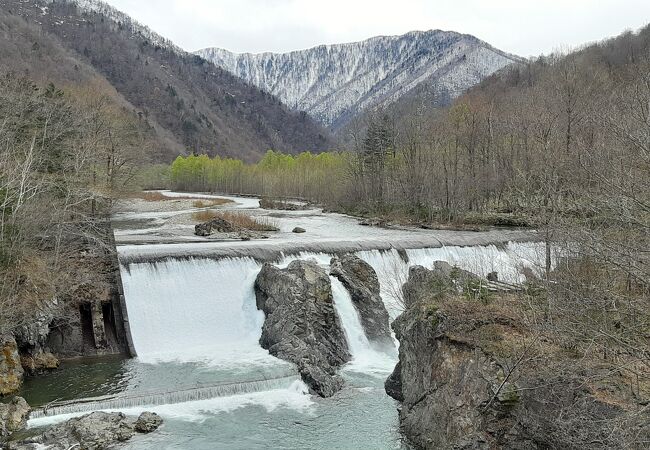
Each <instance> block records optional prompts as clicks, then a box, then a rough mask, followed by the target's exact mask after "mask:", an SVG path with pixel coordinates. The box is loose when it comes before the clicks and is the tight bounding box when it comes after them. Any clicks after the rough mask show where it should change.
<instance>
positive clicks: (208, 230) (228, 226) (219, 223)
mask: <svg viewBox="0 0 650 450" xmlns="http://www.w3.org/2000/svg"><path fill="white" fill-rule="evenodd" d="M215 231H216V232H217V233H233V232H236V231H239V227H237V226H235V225H233V224H232V223H230V222H228V221H227V220H225V219H222V218H221V217H215V218H213V219H210V220H208V221H207V222H203V223H199V224H197V225H195V226H194V234H196V235H197V236H210V235H211V234H212V233H214V232H215Z"/></svg>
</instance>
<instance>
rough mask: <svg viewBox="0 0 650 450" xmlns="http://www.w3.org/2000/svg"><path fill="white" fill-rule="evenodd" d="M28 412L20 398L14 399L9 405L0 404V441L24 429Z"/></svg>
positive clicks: (22, 399)
mask: <svg viewBox="0 0 650 450" xmlns="http://www.w3.org/2000/svg"><path fill="white" fill-rule="evenodd" d="M30 411H31V408H30V407H29V405H28V404H27V402H26V401H25V399H24V398H22V397H14V398H13V400H12V401H11V402H10V403H0V441H1V440H2V439H3V438H6V437H7V436H9V435H10V434H11V433H15V432H16V431H20V430H22V429H23V428H25V426H26V425H27V419H29V413H30Z"/></svg>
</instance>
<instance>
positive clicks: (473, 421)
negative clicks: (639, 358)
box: [385, 264, 647, 450]
mask: <svg viewBox="0 0 650 450" xmlns="http://www.w3.org/2000/svg"><path fill="white" fill-rule="evenodd" d="M472 277H475V275H473V274H470V273H466V272H465V273H464V272H463V271H461V272H458V271H457V270H456V269H453V268H451V266H449V265H445V264H436V265H435V266H434V268H433V270H427V269H425V268H423V267H419V266H415V267H412V268H411V269H410V276H409V280H408V281H407V282H406V283H405V285H404V286H403V292H404V294H405V299H406V304H407V308H406V310H405V311H404V313H403V314H402V315H400V316H399V317H398V318H397V319H396V320H395V321H394V322H393V324H392V327H393V330H394V331H395V335H396V337H397V339H398V340H399V342H400V346H399V362H398V364H397V366H396V367H395V371H394V372H393V373H392V374H391V376H390V377H389V378H388V379H387V380H386V383H385V389H386V392H387V393H388V395H390V396H391V397H393V398H395V399H396V400H398V401H400V402H401V403H402V404H401V407H400V408H399V421H400V429H401V430H402V432H403V433H404V434H405V435H406V437H407V438H408V439H409V440H410V441H411V442H412V443H413V444H415V446H416V447H417V448H424V449H443V448H444V449H490V448H504V449H517V450H523V449H526V450H528V449H531V450H532V449H541V448H623V446H618V445H611V444H612V443H613V442H614V443H616V438H614V439H612V435H611V431H612V430H607V429H606V428H604V427H603V426H602V424H603V423H604V422H605V420H603V419H612V418H616V417H617V416H619V417H620V416H621V414H622V411H623V409H622V408H621V407H619V406H618V405H615V404H612V403H608V402H603V401H601V400H599V399H598V398H597V397H596V396H594V395H592V394H590V393H589V392H588V390H587V389H585V388H584V386H583V385H582V383H581V382H579V381H578V380H572V379H571V378H570V377H564V376H563V375H564V374H559V373H556V372H554V371H553V369H548V371H546V372H544V370H545V367H544V364H543V363H539V362H536V363H535V364H534V365H533V364H531V365H530V366H528V365H527V364H522V365H521V366H519V367H518V368H517V370H516V372H515V373H508V366H507V365H503V361H504V360H508V358H510V360H515V359H516V358H517V357H518V355H520V351H521V350H520V349H517V350H515V351H513V353H511V354H510V356H504V354H503V352H508V351H511V350H509V349H510V348H511V347H509V345H512V342H513V341H512V340H516V339H521V338H520V337H519V336H520V335H521V333H522V332H524V333H525V328H524V325H523V324H522V323H521V322H519V319H517V318H516V316H511V315H510V314H508V313H507V312H504V311H502V310H499V309H490V308H487V307H486V308H483V307H481V306H480V303H476V302H472V301H470V300H467V299H464V298H463V297H462V296H461V297H456V298H454V299H453V300H452V299H451V297H450V298H445V296H444V295H442V296H440V295H438V294H436V293H432V291H436V290H438V291H439V290H440V289H441V288H444V289H450V291H449V293H451V294H452V295H453V294H454V292H455V289H456V284H455V282H458V281H459V280H461V282H462V280H463V279H471V278H472ZM463 302H466V303H463ZM531 335H532V333H531ZM507 339H511V341H510V343H509V344H508V345H502V343H503V341H504V340H507ZM538 356H539V357H541V356H540V355H538ZM554 358H557V355H555V356H554ZM566 364H576V361H575V360H569V361H567V362H566ZM549 378H552V379H553V380H554V381H553V386H552V387H550V385H549V384H548V379H549ZM532 386H536V387H538V388H535V389H530V387H532ZM539 386H543V388H539ZM644 414H646V415H647V412H645V413H644ZM642 420H643V419H641V421H642ZM641 421H640V422H639V423H641ZM646 422H647V421H646ZM639 430H640V429H639ZM616 432H618V431H616ZM638 439H639V442H640V441H641V439H643V438H638ZM605 442H607V443H608V445H605V444H604V443H605ZM594 443H598V444H594Z"/></svg>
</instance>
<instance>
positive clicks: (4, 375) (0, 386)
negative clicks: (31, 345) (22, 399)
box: [0, 335, 24, 396]
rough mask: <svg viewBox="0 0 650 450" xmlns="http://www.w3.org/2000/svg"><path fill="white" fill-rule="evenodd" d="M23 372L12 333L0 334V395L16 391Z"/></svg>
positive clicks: (21, 380)
mask: <svg viewBox="0 0 650 450" xmlns="http://www.w3.org/2000/svg"><path fill="white" fill-rule="evenodd" d="M23 373H24V371H23V367H22V365H21V364H20V355H19V354H18V345H17V344H16V340H15V339H14V337H13V336H12V335H0V396H1V395H7V394H11V393H12V392H15V391H17V390H18V388H20V385H21V384H22V382H23Z"/></svg>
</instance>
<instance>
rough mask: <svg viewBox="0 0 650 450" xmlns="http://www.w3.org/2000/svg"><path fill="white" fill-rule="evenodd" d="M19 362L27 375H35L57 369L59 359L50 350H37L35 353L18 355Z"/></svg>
mask: <svg viewBox="0 0 650 450" xmlns="http://www.w3.org/2000/svg"><path fill="white" fill-rule="evenodd" d="M20 364H21V365H22V366H23V369H24V370H25V372H27V374H29V375H37V374H40V373H43V372H48V371H50V370H54V369H58V367H59V359H58V358H57V357H56V356H54V355H53V354H52V353H51V352H44V351H39V352H37V353H35V354H24V355H21V356H20Z"/></svg>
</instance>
